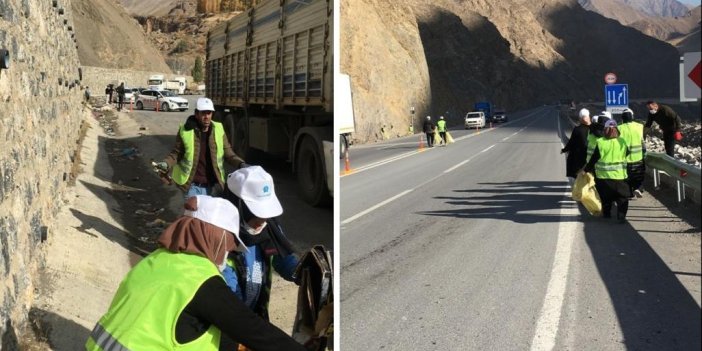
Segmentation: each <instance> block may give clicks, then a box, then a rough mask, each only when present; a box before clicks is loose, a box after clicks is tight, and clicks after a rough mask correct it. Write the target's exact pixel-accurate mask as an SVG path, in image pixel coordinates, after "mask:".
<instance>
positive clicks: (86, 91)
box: [83, 87, 90, 102]
mask: <svg viewBox="0 0 702 351" xmlns="http://www.w3.org/2000/svg"><path fill="white" fill-rule="evenodd" d="M83 97H85V102H90V87H85V92H84V93H83Z"/></svg>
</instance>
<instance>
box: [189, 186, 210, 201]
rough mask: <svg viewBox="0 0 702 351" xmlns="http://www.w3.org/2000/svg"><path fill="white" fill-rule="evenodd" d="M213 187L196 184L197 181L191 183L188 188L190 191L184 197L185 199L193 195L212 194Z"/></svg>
mask: <svg viewBox="0 0 702 351" xmlns="http://www.w3.org/2000/svg"><path fill="white" fill-rule="evenodd" d="M212 188H213V187H211V186H207V187H205V186H200V185H196V184H195V183H192V184H190V189H188V192H187V193H186V194H185V196H184V197H183V199H184V200H187V199H188V198H189V197H191V196H195V195H212Z"/></svg>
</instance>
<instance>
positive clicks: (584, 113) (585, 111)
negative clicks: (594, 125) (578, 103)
mask: <svg viewBox="0 0 702 351" xmlns="http://www.w3.org/2000/svg"><path fill="white" fill-rule="evenodd" d="M579 116H580V118H583V117H585V116H588V117H589V116H590V110H588V109H586V108H584V109H582V110H580V113H579Z"/></svg>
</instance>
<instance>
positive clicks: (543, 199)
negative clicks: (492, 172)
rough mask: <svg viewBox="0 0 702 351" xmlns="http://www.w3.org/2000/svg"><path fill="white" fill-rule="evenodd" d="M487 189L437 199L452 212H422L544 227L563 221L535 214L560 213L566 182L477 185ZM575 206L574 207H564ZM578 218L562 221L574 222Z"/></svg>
mask: <svg viewBox="0 0 702 351" xmlns="http://www.w3.org/2000/svg"><path fill="white" fill-rule="evenodd" d="M478 186H486V187H485V188H480V189H469V190H454V192H455V193H457V194H465V196H437V197H434V198H435V199H439V200H447V201H446V203H447V204H450V205H454V206H456V209H452V210H439V211H425V212H420V214H424V215H429V216H450V217H456V218H492V219H504V220H509V221H513V222H516V223H526V224H533V223H546V222H561V221H563V220H564V218H563V217H562V216H560V214H558V213H554V214H547V213H537V212H539V211H548V210H554V209H560V208H561V207H562V204H561V203H560V201H562V200H563V193H565V192H566V191H567V190H568V182H567V181H550V182H547V181H542V182H540V181H523V182H511V183H478ZM565 206H571V207H572V206H575V205H565ZM579 218H580V217H579V216H571V218H566V219H565V220H572V221H577V220H579Z"/></svg>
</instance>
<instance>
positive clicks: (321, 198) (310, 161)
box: [295, 137, 331, 206]
mask: <svg viewBox="0 0 702 351" xmlns="http://www.w3.org/2000/svg"><path fill="white" fill-rule="evenodd" d="M323 160H324V159H323V158H322V155H320V154H319V148H318V147H317V144H316V143H315V141H314V139H312V138H310V137H304V139H303V140H302V143H301V144H300V150H299V151H298V153H297V159H296V161H297V162H296V167H295V169H296V170H297V184H298V188H299V189H300V195H301V196H302V198H303V199H304V200H305V201H306V202H307V203H308V204H310V205H312V206H322V205H326V204H328V203H330V202H331V197H330V196H329V190H327V183H326V180H325V171H324V161H323Z"/></svg>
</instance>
